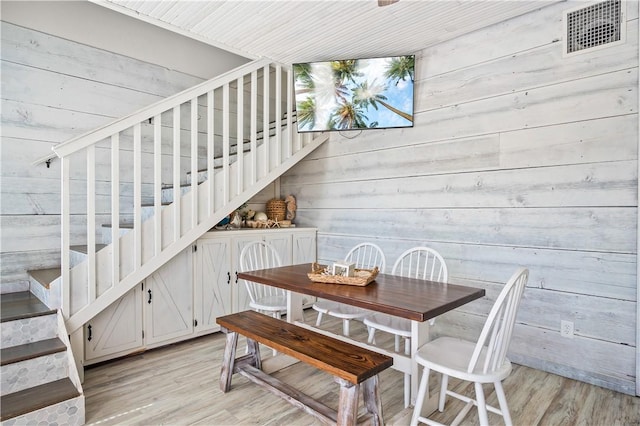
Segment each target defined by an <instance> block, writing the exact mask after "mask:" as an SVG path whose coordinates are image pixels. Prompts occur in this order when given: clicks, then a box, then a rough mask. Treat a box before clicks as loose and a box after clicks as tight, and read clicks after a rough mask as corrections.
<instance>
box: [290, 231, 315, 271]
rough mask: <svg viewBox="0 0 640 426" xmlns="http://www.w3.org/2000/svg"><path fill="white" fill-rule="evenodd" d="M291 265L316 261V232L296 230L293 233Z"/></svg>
mask: <svg viewBox="0 0 640 426" xmlns="http://www.w3.org/2000/svg"><path fill="white" fill-rule="evenodd" d="M292 256H293V259H292V265H298V264H300V263H312V262H315V261H316V232H315V231H310V232H296V233H294V234H293V253H292Z"/></svg>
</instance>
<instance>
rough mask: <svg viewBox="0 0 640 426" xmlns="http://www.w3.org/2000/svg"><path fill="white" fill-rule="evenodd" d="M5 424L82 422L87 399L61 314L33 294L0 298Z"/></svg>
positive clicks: (26, 293)
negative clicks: (85, 399) (85, 398)
mask: <svg viewBox="0 0 640 426" xmlns="http://www.w3.org/2000/svg"><path fill="white" fill-rule="evenodd" d="M0 304H1V306H0V308H1V314H0V315H1V317H2V330H1V336H2V337H1V339H2V354H1V356H0V359H1V360H2V362H1V364H2V365H1V367H0V369H1V373H2V374H1V376H2V386H1V391H2V392H1V395H2V396H1V400H0V404H1V411H2V414H1V417H0V421H1V422H2V425H22V424H55V423H57V424H68V425H81V424H84V395H83V394H82V386H81V384H80V379H79V376H78V373H77V370H76V365H75V361H74V359H73V354H72V352H71V348H70V343H69V340H68V339H67V334H66V330H65V329H64V322H63V319H62V315H61V314H60V313H59V311H58V310H56V309H50V308H48V307H47V306H46V305H45V304H43V303H42V302H41V301H40V300H39V299H38V298H36V297H35V296H34V295H33V294H31V293H29V292H19V293H9V294H2V295H0Z"/></svg>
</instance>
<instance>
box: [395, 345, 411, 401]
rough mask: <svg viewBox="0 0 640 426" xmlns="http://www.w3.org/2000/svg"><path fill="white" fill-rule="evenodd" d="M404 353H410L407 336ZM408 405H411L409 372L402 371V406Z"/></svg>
mask: <svg viewBox="0 0 640 426" xmlns="http://www.w3.org/2000/svg"><path fill="white" fill-rule="evenodd" d="M397 337H398V336H396V338H397ZM404 354H405V355H407V356H408V355H411V339H409V338H408V337H405V339H404ZM409 405H411V374H408V373H404V408H407V407H408V406H409Z"/></svg>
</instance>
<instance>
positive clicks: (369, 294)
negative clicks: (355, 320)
mask: <svg viewBox="0 0 640 426" xmlns="http://www.w3.org/2000/svg"><path fill="white" fill-rule="evenodd" d="M311 268H312V264H310V263H308V264H300V265H291V266H282V267H278V268H269V269H262V270H257V271H248V272H240V273H238V278H240V279H244V280H248V281H253V282H257V283H260V284H266V285H270V286H273V287H278V288H282V289H285V290H287V295H288V296H287V309H288V310H287V321H289V322H294V323H296V324H298V325H301V326H306V327H309V328H313V329H314V330H316V331H320V332H323V333H326V334H330V335H332V336H333V337H336V338H339V339H342V340H345V341H348V342H350V343H353V344H356V345H358V346H362V347H366V348H368V349H372V350H375V351H377V352H380V353H383V354H386V355H389V356H391V357H393V359H394V363H393V368H394V369H396V370H399V371H402V372H403V373H408V374H410V375H411V386H410V391H409V392H410V400H411V404H415V398H416V395H417V391H418V381H419V375H418V365H417V363H416V362H415V361H413V358H414V357H413V356H414V354H415V353H416V352H417V351H418V348H420V347H421V346H422V345H424V344H425V343H426V342H428V341H429V321H428V320H429V319H432V318H435V317H437V316H438V315H442V314H444V313H445V312H448V311H450V310H452V309H455V308H458V307H460V306H462V305H464V304H466V303H469V302H471V301H473V300H476V299H479V298H481V297H483V296H484V295H485V291H484V289H480V288H473V287H467V286H461V285H456V284H448V283H441V282H435V281H428V280H423V279H419V278H408V277H400V276H396V275H389V274H378V275H377V277H376V279H375V280H374V281H373V282H371V283H369V284H368V285H366V286H355V285H345V284H327V283H318V282H313V281H311V280H310V279H309V277H308V275H307V274H308V273H309V272H311ZM303 295H309V296H316V297H318V298H322V299H328V300H332V301H336V302H340V303H346V304H348V305H352V306H357V307H359V308H364V309H369V310H371V311H375V312H381V313H385V314H389V315H393V316H397V317H400V318H406V319H408V320H411V338H410V342H411V349H410V353H409V354H408V355H406V354H401V353H397V352H393V351H388V350H386V349H384V348H381V347H378V346H373V345H369V344H367V343H365V342H360V341H356V340H352V339H351V338H349V337H345V336H342V335H336V334H334V333H331V332H329V331H327V330H322V329H319V328H315V327H313V326H311V325H308V324H305V323H304V318H303Z"/></svg>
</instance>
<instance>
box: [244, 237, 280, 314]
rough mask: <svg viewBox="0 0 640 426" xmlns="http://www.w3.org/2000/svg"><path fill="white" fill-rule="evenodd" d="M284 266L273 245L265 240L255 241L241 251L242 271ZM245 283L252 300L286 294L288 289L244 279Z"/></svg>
mask: <svg viewBox="0 0 640 426" xmlns="http://www.w3.org/2000/svg"><path fill="white" fill-rule="evenodd" d="M279 266H282V262H281V261H280V256H279V255H278V252H277V251H276V249H275V248H273V246H272V245H270V244H268V243H265V242H264V241H253V242H251V243H249V244H247V245H246V246H244V248H243V249H242V251H241V252H240V271H241V272H246V271H255V270H259V269H267V268H277V267H279ZM244 284H245V286H246V288H247V292H248V293H249V297H250V298H251V301H252V302H254V303H255V302H256V301H257V300H258V299H261V298H263V297H268V296H278V295H286V291H285V290H283V289H279V288H277V287H272V286H267V285H262V284H258V283H255V282H252V281H247V280H244Z"/></svg>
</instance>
